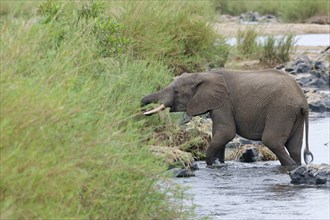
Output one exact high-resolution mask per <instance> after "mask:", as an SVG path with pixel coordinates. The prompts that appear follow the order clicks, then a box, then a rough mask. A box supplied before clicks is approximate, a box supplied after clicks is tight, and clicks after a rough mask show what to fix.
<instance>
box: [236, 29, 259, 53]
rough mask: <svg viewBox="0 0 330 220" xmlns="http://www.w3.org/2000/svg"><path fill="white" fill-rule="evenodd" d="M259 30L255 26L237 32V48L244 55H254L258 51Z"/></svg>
mask: <svg viewBox="0 0 330 220" xmlns="http://www.w3.org/2000/svg"><path fill="white" fill-rule="evenodd" d="M258 35H259V34H258V32H257V31H256V30H255V29H253V28H248V29H246V30H245V31H242V30H238V32H237V38H236V39H237V45H236V47H237V50H238V52H239V53H240V54H241V55H243V56H244V57H251V56H252V57H253V56H255V55H256V54H257V53H258V50H259V44H258V42H257V37H258Z"/></svg>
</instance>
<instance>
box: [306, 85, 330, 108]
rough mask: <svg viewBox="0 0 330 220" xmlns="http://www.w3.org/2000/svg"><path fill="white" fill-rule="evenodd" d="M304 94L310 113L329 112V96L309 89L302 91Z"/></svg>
mask: <svg viewBox="0 0 330 220" xmlns="http://www.w3.org/2000/svg"><path fill="white" fill-rule="evenodd" d="M304 93H305V96H306V98H307V102H308V106H309V109H310V111H311V112H317V113H323V112H330V99H329V95H327V94H324V93H321V92H319V91H317V90H316V89H311V88H309V89H304Z"/></svg>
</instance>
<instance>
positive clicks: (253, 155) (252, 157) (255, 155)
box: [239, 148, 259, 163]
mask: <svg viewBox="0 0 330 220" xmlns="http://www.w3.org/2000/svg"><path fill="white" fill-rule="evenodd" d="M239 160H240V161H241V162H246V163H252V162H256V161H258V160H259V151H258V150H257V149H256V148H248V149H246V150H245V152H244V153H243V154H242V156H241V157H240V158H239Z"/></svg>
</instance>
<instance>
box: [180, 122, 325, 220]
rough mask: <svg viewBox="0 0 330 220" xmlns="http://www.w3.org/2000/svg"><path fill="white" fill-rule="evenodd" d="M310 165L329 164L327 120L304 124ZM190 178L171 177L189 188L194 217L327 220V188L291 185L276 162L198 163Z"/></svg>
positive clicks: (323, 186)
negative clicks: (307, 128) (216, 166)
mask: <svg viewBox="0 0 330 220" xmlns="http://www.w3.org/2000/svg"><path fill="white" fill-rule="evenodd" d="M309 137H310V141H309V142H310V148H311V150H312V152H313V154H314V159H315V163H329V160H330V158H329V148H330V146H329V145H324V143H327V142H329V139H330V137H329V119H328V118H326V119H318V120H312V121H311V122H310V135H309ZM198 165H199V167H200V170H198V171H196V172H195V174H196V177H192V178H186V179H176V181H177V182H178V183H180V184H181V185H184V186H189V187H190V189H189V190H188V192H189V193H190V194H192V195H194V204H196V205H197V208H196V213H197V215H198V216H199V217H204V216H210V217H211V219H329V216H330V212H329V206H330V204H329V203H330V190H329V189H330V184H327V185H320V186H306V185H292V184H290V177H289V175H288V174H287V173H286V172H285V171H284V170H283V169H281V166H280V163H279V162H278V161H269V162H257V163H250V164H248V163H239V162H234V161H228V162H227V163H226V165H225V166H223V167H221V168H220V169H209V168H206V165H205V163H204V162H198Z"/></svg>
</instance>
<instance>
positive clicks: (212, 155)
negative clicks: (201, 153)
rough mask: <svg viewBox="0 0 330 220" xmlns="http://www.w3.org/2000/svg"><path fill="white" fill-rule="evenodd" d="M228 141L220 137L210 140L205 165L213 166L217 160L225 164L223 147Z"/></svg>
mask: <svg viewBox="0 0 330 220" xmlns="http://www.w3.org/2000/svg"><path fill="white" fill-rule="evenodd" d="M230 140H231V139H230ZM230 140H228V139H226V138H221V137H213V138H212V141H211V143H210V145H209V147H208V149H207V151H206V164H207V165H210V166H211V165H213V164H214V163H215V161H216V160H217V159H219V162H220V163H224V162H225V147H226V144H227V143H228V142H229V141H230Z"/></svg>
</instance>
